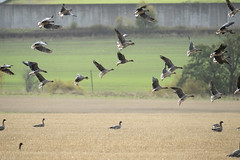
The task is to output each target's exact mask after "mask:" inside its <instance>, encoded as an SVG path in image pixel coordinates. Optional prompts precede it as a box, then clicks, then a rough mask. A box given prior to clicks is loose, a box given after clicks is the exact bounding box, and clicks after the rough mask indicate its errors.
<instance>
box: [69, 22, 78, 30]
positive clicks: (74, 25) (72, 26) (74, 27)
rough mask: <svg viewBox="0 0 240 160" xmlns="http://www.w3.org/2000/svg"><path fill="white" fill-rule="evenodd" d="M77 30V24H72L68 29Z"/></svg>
mask: <svg viewBox="0 0 240 160" xmlns="http://www.w3.org/2000/svg"><path fill="white" fill-rule="evenodd" d="M76 28H78V25H77V22H72V23H71V25H70V29H76Z"/></svg>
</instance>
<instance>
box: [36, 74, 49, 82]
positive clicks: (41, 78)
mask: <svg viewBox="0 0 240 160" xmlns="http://www.w3.org/2000/svg"><path fill="white" fill-rule="evenodd" d="M35 74H36V76H37V78H38V80H39V81H40V82H42V81H44V80H46V79H45V78H44V77H43V76H42V75H41V74H40V73H35Z"/></svg>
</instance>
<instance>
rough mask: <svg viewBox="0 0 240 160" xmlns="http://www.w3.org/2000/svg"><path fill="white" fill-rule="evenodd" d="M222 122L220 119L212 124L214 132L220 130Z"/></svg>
mask: <svg viewBox="0 0 240 160" xmlns="http://www.w3.org/2000/svg"><path fill="white" fill-rule="evenodd" d="M222 124H223V121H220V122H219V124H218V123H216V124H214V125H212V130H213V131H216V132H222V129H223V127H222Z"/></svg>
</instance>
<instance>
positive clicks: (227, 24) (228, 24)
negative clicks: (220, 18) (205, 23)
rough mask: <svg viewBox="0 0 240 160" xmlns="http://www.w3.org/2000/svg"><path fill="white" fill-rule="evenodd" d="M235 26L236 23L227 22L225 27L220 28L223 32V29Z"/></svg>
mask: <svg viewBox="0 0 240 160" xmlns="http://www.w3.org/2000/svg"><path fill="white" fill-rule="evenodd" d="M233 24H234V22H227V23H225V24H224V25H222V27H221V28H220V30H223V29H225V28H227V27H229V26H231V25H233Z"/></svg>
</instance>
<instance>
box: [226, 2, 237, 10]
mask: <svg viewBox="0 0 240 160" xmlns="http://www.w3.org/2000/svg"><path fill="white" fill-rule="evenodd" d="M226 2H227V6H228V8H229V9H230V10H231V11H234V10H235V8H234V6H233V5H232V3H231V2H230V1H229V0H226Z"/></svg>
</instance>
